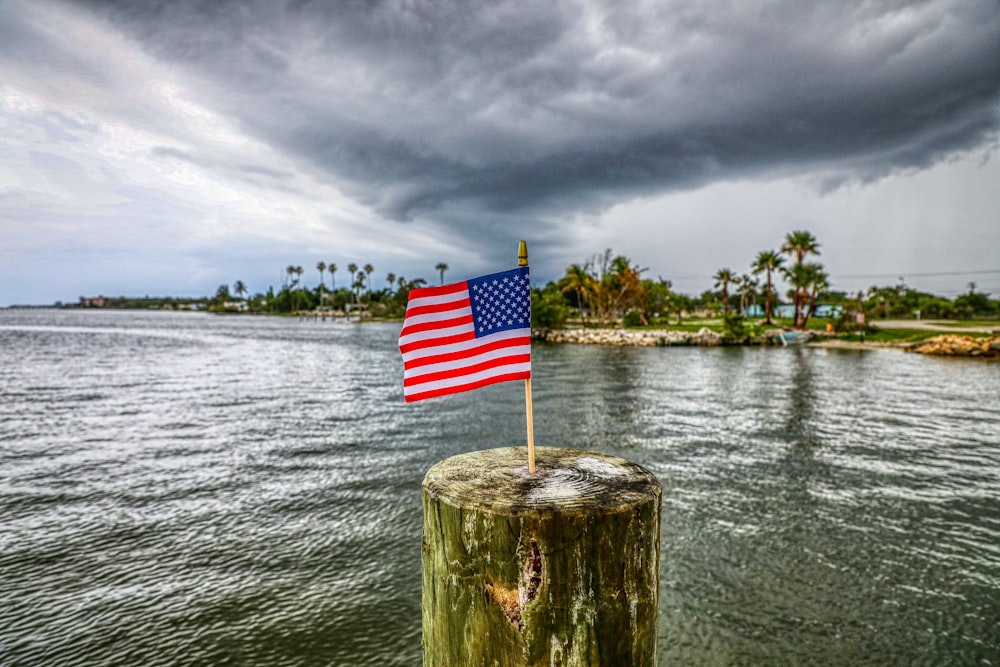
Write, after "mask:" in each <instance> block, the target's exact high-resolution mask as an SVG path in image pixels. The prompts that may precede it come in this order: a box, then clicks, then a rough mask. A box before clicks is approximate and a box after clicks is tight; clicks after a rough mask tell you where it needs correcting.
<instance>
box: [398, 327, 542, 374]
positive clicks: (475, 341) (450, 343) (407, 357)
mask: <svg viewBox="0 0 1000 667" xmlns="http://www.w3.org/2000/svg"><path fill="white" fill-rule="evenodd" d="M511 339H514V340H519V341H522V342H523V341H524V340H525V336H524V333H523V332H522V331H499V332H497V333H495V334H490V335H489V336H484V337H481V338H476V335H475V333H473V332H472V331H469V332H467V333H466V334H464V335H461V336H451V337H450V339H449V340H445V339H444V338H440V339H438V340H437V341H436V342H437V343H440V344H437V345H436V344H435V342H434V341H431V342H429V343H428V342H427V341H417V342H416V343H412V344H408V345H407V349H405V350H402V352H403V364H404V366H405V367H406V368H409V365H410V364H411V363H413V362H414V361H416V360H418V359H424V358H425V357H431V356H436V355H438V354H441V355H447V354H452V353H454V352H466V351H469V350H472V351H473V354H475V352H474V351H475V349H476V348H478V347H480V346H483V345H490V344H492V343H493V342H494V341H498V340H511ZM400 349H402V346H400ZM426 363H433V362H426Z"/></svg>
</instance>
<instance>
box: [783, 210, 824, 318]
mask: <svg viewBox="0 0 1000 667" xmlns="http://www.w3.org/2000/svg"><path fill="white" fill-rule="evenodd" d="M781 252H783V253H785V254H786V255H789V256H790V257H794V258H795V266H802V262H803V260H804V259H805V256H806V255H818V254H819V243H818V242H817V241H816V237H815V236H813V235H812V234H810V233H809V232H807V231H804V230H798V231H794V232H789V233H788V234H786V235H785V242H784V243H783V244H782V245H781ZM799 277H801V276H799ZM793 282H794V281H793ZM805 296H806V295H805V292H804V291H803V289H801V288H799V287H796V288H795V294H794V299H793V302H794V304H795V324H794V326H796V327H798V326H799V319H800V318H799V310H800V309H801V307H802V305H803V303H804V302H805Z"/></svg>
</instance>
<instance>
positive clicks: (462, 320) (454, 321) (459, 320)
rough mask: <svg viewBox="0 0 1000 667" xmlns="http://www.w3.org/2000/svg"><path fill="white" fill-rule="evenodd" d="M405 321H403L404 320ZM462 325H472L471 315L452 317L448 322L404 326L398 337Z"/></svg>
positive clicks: (440, 321)
mask: <svg viewBox="0 0 1000 667" xmlns="http://www.w3.org/2000/svg"><path fill="white" fill-rule="evenodd" d="M404 321H405V320H404ZM463 324H472V314H471V313H470V314H468V315H462V316H461V317H453V318H451V319H450V320H434V321H433V322H421V323H419V324H411V325H409V326H404V327H403V330H402V331H400V332H399V337H400V338H402V337H403V336H409V335H410V334H415V333H420V332H421V331H433V330H435V329H449V328H451V327H459V326H462V325H463Z"/></svg>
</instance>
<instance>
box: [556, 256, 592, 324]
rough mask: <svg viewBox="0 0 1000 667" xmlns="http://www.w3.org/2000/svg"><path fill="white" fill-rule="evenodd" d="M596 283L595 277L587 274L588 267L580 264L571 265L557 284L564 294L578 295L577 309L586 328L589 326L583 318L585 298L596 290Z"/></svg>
mask: <svg viewBox="0 0 1000 667" xmlns="http://www.w3.org/2000/svg"><path fill="white" fill-rule="evenodd" d="M594 282H595V280H594V277H593V276H592V275H590V273H588V272H587V269H586V267H583V266H580V265H579V264H571V265H570V266H569V268H567V269H566V275H564V276H563V277H562V279H561V280H560V281H559V282H558V283H557V285H558V286H559V290H560V291H561V292H562V293H563V294H565V293H566V292H573V293H574V294H576V309H577V311H579V313H580V319H581V320H582V321H583V325H584V326H587V321H586V319H584V317H583V313H584V309H583V304H584V297H585V295H587V294H589V293H590V292H591V291H592V290H593V289H594Z"/></svg>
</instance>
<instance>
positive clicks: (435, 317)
mask: <svg viewBox="0 0 1000 667" xmlns="http://www.w3.org/2000/svg"><path fill="white" fill-rule="evenodd" d="M463 315H467V316H469V317H472V308H471V307H470V306H465V307H463V308H455V309H453V310H443V311H441V312H440V313H424V314H423V315H413V316H411V317H406V318H404V319H403V328H404V329H405V328H406V327H408V326H410V325H411V324H423V323H424V322H440V321H442V320H450V319H453V318H456V317H462V316H463Z"/></svg>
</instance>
